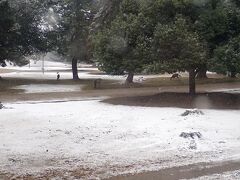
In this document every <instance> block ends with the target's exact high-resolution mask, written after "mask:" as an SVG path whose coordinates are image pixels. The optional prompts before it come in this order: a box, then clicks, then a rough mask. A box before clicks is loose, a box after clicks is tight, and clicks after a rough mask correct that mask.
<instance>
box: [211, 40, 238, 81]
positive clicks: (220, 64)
mask: <svg viewBox="0 0 240 180" xmlns="http://www.w3.org/2000/svg"><path fill="white" fill-rule="evenodd" d="M212 63H213V70H215V71H216V72H218V73H222V74H228V75H229V76H230V77H233V78H234V77H236V74H237V73H240V36H237V37H235V38H233V39H231V40H230V41H229V43H227V44H226V45H223V46H219V47H218V48H217V49H216V50H215V51H214V58H213V62H212Z"/></svg>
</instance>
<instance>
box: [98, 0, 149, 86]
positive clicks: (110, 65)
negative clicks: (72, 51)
mask: <svg viewBox="0 0 240 180" xmlns="http://www.w3.org/2000/svg"><path fill="white" fill-rule="evenodd" d="M139 8H140V6H139V3H138V1H137V0H124V1H123V2H122V3H121V6H120V13H119V15H118V16H117V18H116V19H115V20H114V21H113V22H112V23H111V26H110V27H107V28H105V29H103V30H102V31H101V32H99V33H98V34H97V35H96V36H95V38H94V45H95V48H94V50H95V58H96V61H97V64H98V66H99V68H100V69H101V70H103V71H105V72H107V73H108V74H118V75H119V74H124V73H125V72H126V73H127V74H128V77H127V79H126V83H132V82H133V76H134V73H136V72H141V71H142V69H143V67H144V64H145V63H146V60H147V59H145V58H144V57H145V55H146V51H147V49H149V47H148V46H147V44H148V39H147V38H146V36H145V35H144V33H145V31H144V30H143V29H144V27H143V26H144V24H142V23H141V21H140V19H141V17H140V16H139Z"/></svg>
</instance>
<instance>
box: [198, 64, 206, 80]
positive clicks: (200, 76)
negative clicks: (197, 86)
mask: <svg viewBox="0 0 240 180" xmlns="http://www.w3.org/2000/svg"><path fill="white" fill-rule="evenodd" d="M206 78H208V77H207V67H206V66H203V67H202V68H201V69H200V70H199V72H198V73H197V79H206Z"/></svg>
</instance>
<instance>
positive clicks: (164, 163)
mask: <svg viewBox="0 0 240 180" xmlns="http://www.w3.org/2000/svg"><path fill="white" fill-rule="evenodd" d="M6 106H7V107H8V109H2V110H0V137H1V143H0V171H5V172H14V173H19V174H22V173H34V172H39V171H44V170H46V169H68V168H70V169H74V168H80V169H81V168H82V169H88V172H86V177H88V178H97V177H99V178H104V177H107V176H110V175H114V174H115V175H116V174H122V173H129V172H131V173H133V172H140V171H143V170H158V169H159V168H162V167H171V166H176V165H183V164H189V163H196V162H208V161H212V160H218V161H221V160H225V159H240V151H239V150H240V131H239V127H240V111H218V110H204V111H203V112H204V115H189V116H186V117H183V116H181V114H182V113H183V112H184V111H185V109H178V108H150V107H128V106H112V105H107V104H103V103H101V102H98V101H79V102H64V103H55V102H52V103H37V104H27V103H25V104H6ZM182 132H200V133H201V134H202V138H200V139H198V138H195V139H192V138H186V139H185V138H182V137H180V136H179V135H180V134H181V133H182ZM192 144H195V146H196V149H191V148H190V146H191V145H192ZM86 177H85V178H86Z"/></svg>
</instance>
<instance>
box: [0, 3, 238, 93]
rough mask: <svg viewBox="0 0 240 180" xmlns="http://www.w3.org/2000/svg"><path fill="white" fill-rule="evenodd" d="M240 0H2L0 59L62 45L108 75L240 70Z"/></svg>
mask: <svg viewBox="0 0 240 180" xmlns="http://www.w3.org/2000/svg"><path fill="white" fill-rule="evenodd" d="M239 39H240V4H239V1H238V0H199V1H196V0H184V1H183V0H147V1H144V0H81V1H79V0H28V1H25V0H18V1H17V0H2V1H1V2H0V64H1V65H2V66H4V65H5V62H6V60H8V61H11V62H13V63H16V64H18V65H20V64H24V63H27V62H26V60H25V57H26V56H28V55H31V54H34V53H42V52H49V51H56V52H58V53H59V54H61V55H62V56H64V57H65V58H67V59H69V60H70V61H71V62H72V70H73V79H79V77H78V70H77V63H78V62H79V61H88V62H89V61H95V62H96V64H97V65H98V67H99V68H100V69H101V70H103V71H105V72H107V73H108V74H125V73H127V74H128V77H127V79H126V82H127V83H131V82H132V81H133V76H134V74H135V73H140V72H142V71H149V72H152V73H164V72H168V73H173V72H178V71H187V72H188V73H189V84H190V88H189V91H190V93H191V94H194V93H195V78H196V77H199V78H204V77H206V71H207V70H210V71H215V72H218V73H223V74H228V75H229V76H231V77H236V75H237V73H239V72H240V59H239V55H240V54H239Z"/></svg>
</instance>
